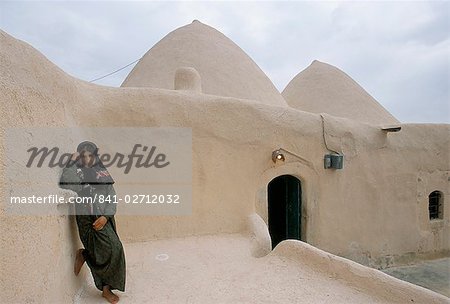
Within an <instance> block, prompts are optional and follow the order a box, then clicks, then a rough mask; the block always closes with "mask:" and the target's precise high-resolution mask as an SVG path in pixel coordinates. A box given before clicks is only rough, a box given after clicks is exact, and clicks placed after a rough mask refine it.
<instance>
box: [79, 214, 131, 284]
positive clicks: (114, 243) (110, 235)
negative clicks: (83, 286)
mask: <svg viewBox="0 0 450 304" xmlns="http://www.w3.org/2000/svg"><path fill="white" fill-rule="evenodd" d="M110 219H111V220H108V221H107V222H106V224H105V226H104V227H103V228H102V229H101V230H98V231H96V230H95V229H94V228H93V227H92V223H94V221H95V220H96V216H95V215H76V220H77V226H78V232H79V234H80V239H81V242H82V243H83V245H84V248H85V250H83V256H84V259H85V260H86V263H87V265H88V266H89V268H90V269H91V273H92V276H93V278H94V282H95V286H96V287H97V288H98V289H99V290H103V286H105V285H109V286H110V287H111V290H114V289H117V290H120V291H125V254H124V250H123V246H122V243H121V241H120V239H119V236H118V235H117V231H116V227H115V221H114V218H113V217H112V218H110Z"/></svg>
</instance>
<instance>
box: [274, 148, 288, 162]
mask: <svg viewBox="0 0 450 304" xmlns="http://www.w3.org/2000/svg"><path fill="white" fill-rule="evenodd" d="M285 159H286V158H285V157H284V154H283V152H282V151H281V149H277V150H275V151H273V152H272V161H273V162H274V163H276V162H277V160H279V161H284V160H285Z"/></svg>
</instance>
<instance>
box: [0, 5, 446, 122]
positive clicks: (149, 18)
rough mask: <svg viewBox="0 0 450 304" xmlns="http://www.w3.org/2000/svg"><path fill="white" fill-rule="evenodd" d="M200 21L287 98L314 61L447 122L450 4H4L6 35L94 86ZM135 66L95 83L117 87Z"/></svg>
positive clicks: (394, 108) (414, 118) (417, 117)
mask: <svg viewBox="0 0 450 304" xmlns="http://www.w3.org/2000/svg"><path fill="white" fill-rule="evenodd" d="M194 19H198V20H199V21H201V22H203V23H206V24H208V25H210V26H212V27H214V28H216V29H217V30H219V31H220V32H222V33H224V34H225V35H226V36H227V37H229V38H230V39H231V40H233V41H234V42H235V43H236V44H237V45H239V46H240V47H241V48H242V49H243V50H244V51H245V52H246V53H247V54H248V55H249V56H250V57H251V58H252V59H253V60H254V61H255V62H256V63H257V64H258V65H259V66H260V67H261V69H262V70H263V71H264V72H265V73H266V74H267V75H268V76H269V78H270V79H271V80H272V81H273V83H274V84H275V86H276V87H277V88H278V89H279V90H280V92H281V91H282V90H283V89H284V88H285V87H286V85H287V84H288V82H289V81H290V80H291V79H292V78H293V77H294V76H295V75H296V74H298V73H299V72H300V71H301V70H303V69H305V68H306V67H307V66H308V65H309V64H310V63H311V62H312V61H313V60H314V59H317V60H319V61H323V62H326V63H329V64H332V65H334V66H336V67H338V68H340V69H342V70H343V71H344V72H346V73H347V74H349V75H350V76H351V77H352V78H353V79H355V80H356V81H357V82H358V83H359V84H360V85H361V86H362V87H363V88H365V89H366V90H367V91H368V92H369V94H371V95H372V96H373V97H374V98H375V99H377V100H378V101H379V102H380V103H381V104H382V105H383V106H384V107H385V108H386V109H388V110H389V111H390V112H391V113H392V114H393V115H394V116H396V117H397V118H398V119H399V120H400V121H402V122H433V123H435V122H436V123H442V122H444V123H450V95H449V85H450V73H449V70H450V39H449V29H450V3H449V2H358V3H356V2H320V3H318V2H293V1H291V2H125V1H123V2H113V1H103V2H78V1H76V2H56V1H54V2H1V3H0V28H1V29H2V30H4V31H6V32H7V33H9V34H10V35H12V36H14V37H16V38H18V39H21V40H24V41H26V42H28V43H29V44H31V45H32V46H33V47H35V48H36V49H38V50H39V51H40V52H42V53H43V54H44V55H45V56H46V57H47V58H49V59H50V60H51V61H52V62H54V63H55V64H56V65H58V66H59V67H60V68H62V69H63V70H64V71H66V72H67V73H69V74H71V75H73V76H75V77H78V78H81V79H84V80H87V81H89V80H92V79H95V78H97V77H100V76H103V75H105V74H107V73H109V72H112V71H114V70H116V69H118V68H120V67H122V66H125V65H126V64H128V63H130V62H133V61H134V60H136V59H138V58H140V57H141V56H142V55H143V54H144V53H145V52H147V50H148V49H150V48H151V47H152V46H153V45H154V44H155V43H157V42H158V41H159V40H161V39H162V38H163V37H164V36H165V35H167V34H168V33H169V32H171V31H173V30H174V29H176V28H178V27H181V26H183V25H186V24H188V23H191V22H192V20H194ZM0 47H1V46H0ZM131 68H132V66H131V67H129V68H127V69H124V70H123V71H121V72H120V73H117V74H114V75H112V76H110V77H108V78H105V79H103V80H101V81H98V82H97V83H98V84H102V85H109V86H120V84H121V83H122V81H123V80H124V79H125V77H126V75H127V74H128V73H129V72H130V71H131Z"/></svg>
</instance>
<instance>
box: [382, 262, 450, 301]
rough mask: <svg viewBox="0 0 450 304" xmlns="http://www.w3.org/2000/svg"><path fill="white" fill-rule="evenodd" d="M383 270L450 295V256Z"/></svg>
mask: <svg viewBox="0 0 450 304" xmlns="http://www.w3.org/2000/svg"><path fill="white" fill-rule="evenodd" d="M383 272H384V273H387V274H389V275H391V276H393V277H396V278H399V279H401V280H404V281H407V282H410V283H413V284H416V285H419V286H422V287H425V288H428V289H430V290H433V291H436V292H439V293H440V294H443V295H445V296H447V297H450V258H443V259H436V260H430V261H423V262H420V263H418V264H416V265H411V266H401V267H391V268H388V269H384V270H383ZM449 302H450V300H449Z"/></svg>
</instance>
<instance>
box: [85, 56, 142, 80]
mask: <svg viewBox="0 0 450 304" xmlns="http://www.w3.org/2000/svg"><path fill="white" fill-rule="evenodd" d="M141 59H142V57H141V58H139V59H136V60H135V61H133V62H131V63H129V64H127V65H126V66H123V67H121V68H120V69H117V70H115V71H114V72H111V73H109V74H106V75H103V76H102V77H99V78H95V79H93V80H91V81H89V82H95V81H98V80H100V79H103V78H106V77H108V76H111V75H112V74H115V73H117V72H120V71H122V70H123V69H125V68H127V67H129V66H130V65H132V64H135V63H136V62H138V61H139V60H141Z"/></svg>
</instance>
